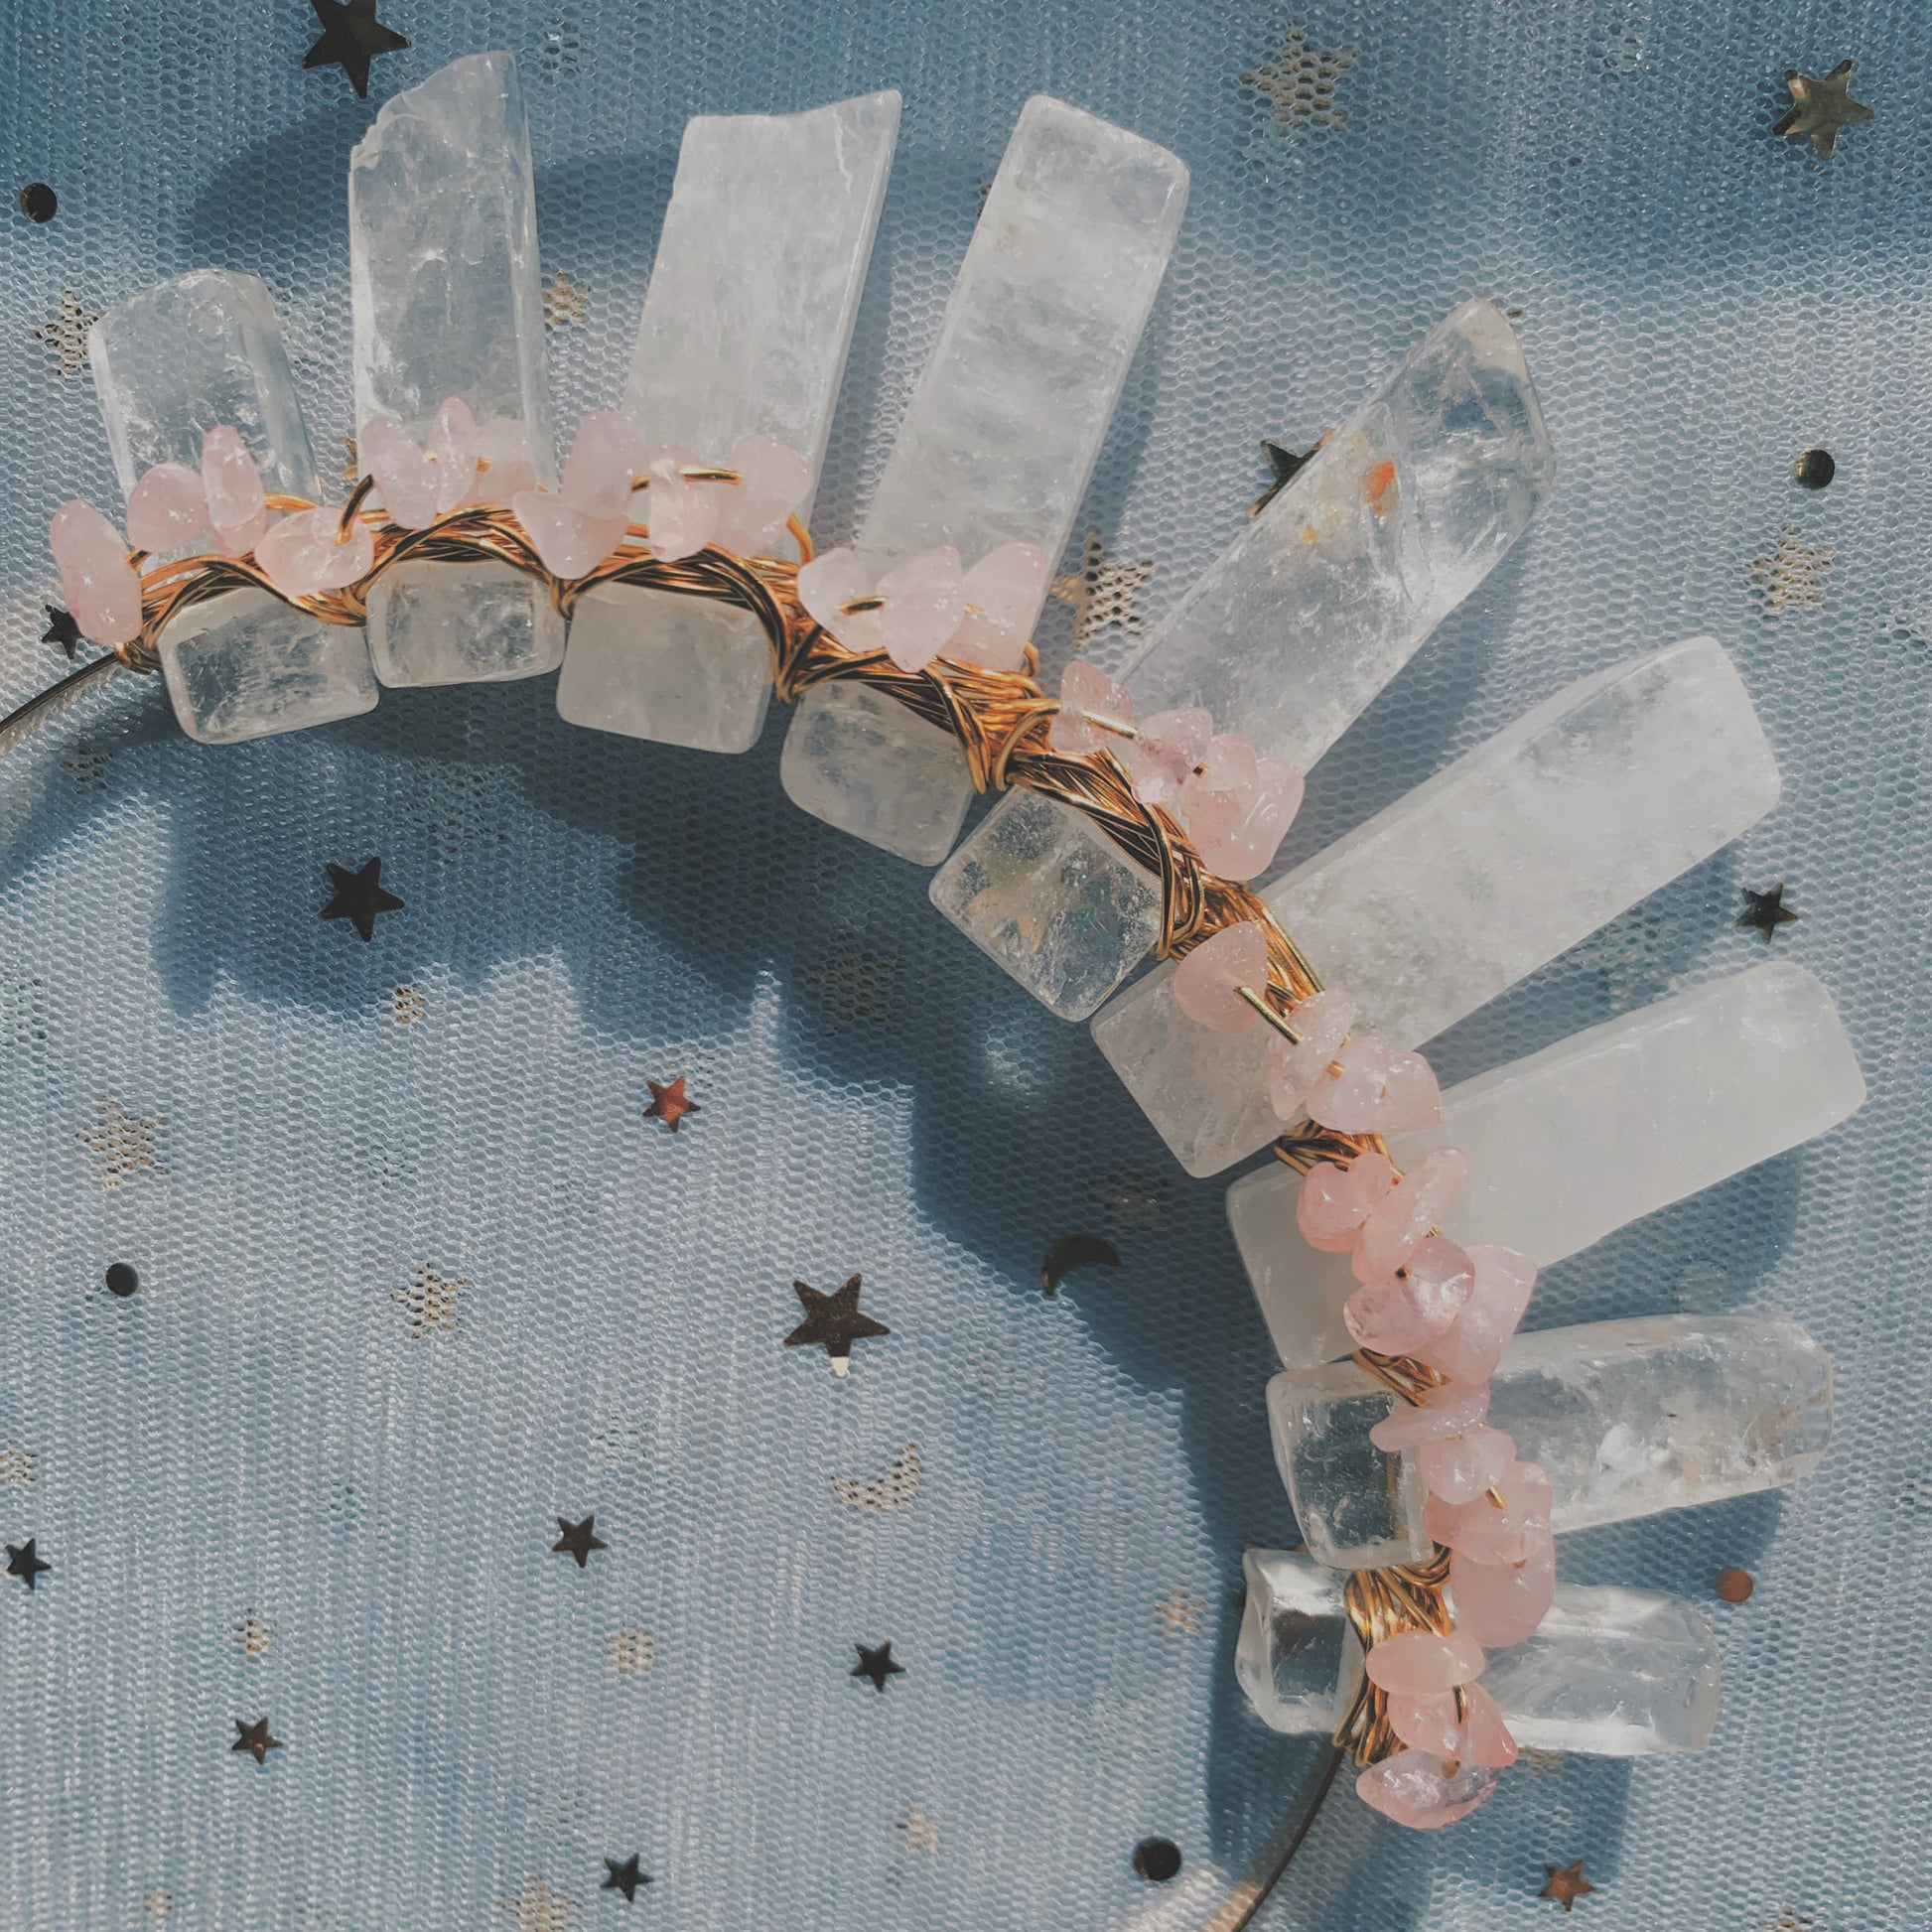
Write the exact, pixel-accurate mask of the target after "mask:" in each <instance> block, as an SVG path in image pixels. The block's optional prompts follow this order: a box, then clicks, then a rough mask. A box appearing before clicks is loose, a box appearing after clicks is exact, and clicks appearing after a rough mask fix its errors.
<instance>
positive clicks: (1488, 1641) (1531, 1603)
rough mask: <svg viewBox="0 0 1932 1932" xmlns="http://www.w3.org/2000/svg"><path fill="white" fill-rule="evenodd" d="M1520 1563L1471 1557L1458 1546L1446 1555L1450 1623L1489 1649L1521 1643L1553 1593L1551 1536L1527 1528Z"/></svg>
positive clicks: (1554, 1563)
mask: <svg viewBox="0 0 1932 1932" xmlns="http://www.w3.org/2000/svg"><path fill="white" fill-rule="evenodd" d="M1527 1547H1528V1554H1527V1555H1526V1556H1525V1557H1524V1559H1523V1561H1522V1562H1521V1563H1477V1562H1475V1561H1474V1560H1472V1559H1471V1558H1469V1557H1467V1556H1464V1555H1463V1553H1462V1552H1461V1551H1460V1550H1455V1551H1452V1552H1451V1553H1450V1555H1449V1601H1450V1603H1451V1604H1452V1605H1453V1606H1454V1609H1455V1627H1456V1628H1457V1629H1458V1630H1461V1631H1464V1632H1465V1633H1466V1634H1467V1635H1469V1636H1471V1637H1473V1638H1474V1639H1475V1640H1476V1642H1477V1643H1479V1644H1482V1645H1484V1646H1485V1647H1486V1648H1488V1649H1490V1650H1507V1649H1509V1648H1510V1647H1511V1646H1512V1645H1513V1644H1519V1643H1526V1642H1527V1641H1528V1640H1529V1639H1530V1638H1531V1637H1532V1636H1534V1635H1535V1633H1536V1626H1537V1625H1538V1624H1539V1623H1541V1622H1542V1621H1543V1619H1544V1617H1545V1616H1546V1615H1547V1614H1548V1612H1549V1608H1550V1605H1551V1603H1552V1602H1553V1601H1554V1600H1555V1598H1556V1593H1557V1545H1556V1539H1555V1538H1554V1537H1553V1536H1552V1535H1551V1534H1550V1532H1549V1531H1548V1530H1547V1529H1546V1530H1541V1531H1532V1532H1531V1533H1530V1536H1529V1537H1528V1539H1527Z"/></svg>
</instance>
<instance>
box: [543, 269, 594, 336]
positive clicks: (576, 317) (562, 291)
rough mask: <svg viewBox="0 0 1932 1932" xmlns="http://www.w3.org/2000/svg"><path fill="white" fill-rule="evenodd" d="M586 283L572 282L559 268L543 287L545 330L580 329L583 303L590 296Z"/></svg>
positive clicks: (588, 284)
mask: <svg viewBox="0 0 1932 1932" xmlns="http://www.w3.org/2000/svg"><path fill="white" fill-rule="evenodd" d="M590 292H591V285H590V283H588V282H573V281H572V280H571V279H570V277H569V276H568V275H566V274H565V273H564V271H563V270H562V269H561V268H560V269H558V271H557V272H556V274H554V275H553V276H551V278H550V279H549V281H547V282H546V283H544V285H543V326H544V327H545V328H546V329H563V328H566V327H568V328H572V329H581V328H583V326H584V303H585V300H586V298H587V297H588V296H589V295H590Z"/></svg>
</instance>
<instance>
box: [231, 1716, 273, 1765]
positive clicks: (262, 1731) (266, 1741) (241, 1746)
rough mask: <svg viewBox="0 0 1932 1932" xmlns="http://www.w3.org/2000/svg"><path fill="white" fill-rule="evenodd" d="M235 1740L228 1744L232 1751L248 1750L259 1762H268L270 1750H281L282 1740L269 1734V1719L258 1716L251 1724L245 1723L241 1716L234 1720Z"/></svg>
mask: <svg viewBox="0 0 1932 1932" xmlns="http://www.w3.org/2000/svg"><path fill="white" fill-rule="evenodd" d="M234 1727H235V1740H234V1742H233V1743H232V1744H230V1745H229V1746H228V1749H229V1750H231V1751H246V1752H247V1753H248V1755H249V1756H250V1757H252V1758H253V1759H254V1760H255V1762H256V1763H257V1764H266V1763H267V1762H268V1754H269V1752H270V1751H279V1750H280V1749H281V1748H282V1740H281V1739H280V1738H279V1737H271V1736H270V1735H269V1734H268V1720H267V1719H266V1718H257V1719H256V1720H255V1722H254V1723H253V1724H251V1725H245V1724H243V1723H242V1722H241V1720H240V1719H239V1718H237V1719H235V1721H234Z"/></svg>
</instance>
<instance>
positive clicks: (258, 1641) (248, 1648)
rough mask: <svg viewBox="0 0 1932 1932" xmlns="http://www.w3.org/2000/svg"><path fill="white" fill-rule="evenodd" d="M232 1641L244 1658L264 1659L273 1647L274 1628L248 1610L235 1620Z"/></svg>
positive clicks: (264, 1619)
mask: <svg viewBox="0 0 1932 1932" xmlns="http://www.w3.org/2000/svg"><path fill="white" fill-rule="evenodd" d="M234 1640H235V1642H236V1643H238V1644H239V1645H240V1646H241V1654H242V1655H243V1656H244V1657H265V1656H267V1654H268V1653H269V1652H270V1651H271V1650H272V1649H274V1647H275V1626H274V1624H272V1623H270V1622H269V1621H268V1620H267V1619H266V1618H264V1617H260V1616H257V1615H256V1614H255V1612H254V1611H253V1610H249V1611H247V1612H246V1613H245V1614H243V1615H242V1616H239V1617H237V1618H236V1619H235V1625H234Z"/></svg>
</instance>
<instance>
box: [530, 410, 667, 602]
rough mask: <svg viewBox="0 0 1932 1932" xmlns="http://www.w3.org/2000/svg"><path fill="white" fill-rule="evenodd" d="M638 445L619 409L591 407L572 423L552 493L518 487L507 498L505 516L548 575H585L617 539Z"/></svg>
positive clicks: (626, 516) (629, 421)
mask: <svg viewBox="0 0 1932 1932" xmlns="http://www.w3.org/2000/svg"><path fill="white" fill-rule="evenodd" d="M640 441H641V438H640V437H639V435H638V431H637V425H636V423H635V421H634V420H633V419H632V418H631V417H629V416H626V415H625V414H623V412H622V411H621V410H617V409H594V410H592V411H591V412H590V413H589V414H588V415H586V416H585V417H584V418H583V419H582V420H581V421H580V422H579V423H578V425H577V437H576V441H575V442H573V443H572V445H571V450H570V455H569V457H568V458H567V459H566V461H565V463H564V474H563V479H562V482H561V483H560V484H559V485H558V488H557V491H556V494H555V495H552V494H551V493H550V492H549V491H547V490H541V489H519V490H518V491H516V493H515V494H514V495H513V496H511V498H510V511H511V513H512V514H513V515H514V516H515V518H516V520H517V521H518V522H519V523H520V524H522V526H523V528H524V530H525V531H526V532H527V533H528V535H529V539H530V541H531V543H532V544H534V545H535V546H536V553H537V555H538V556H539V557H541V558H542V559H543V566H544V568H545V569H546V570H548V571H549V572H550V573H551V574H552V575H553V576H557V577H583V576H586V575H587V574H588V573H589V572H591V571H592V570H594V569H596V567H597V566H598V565H599V564H601V563H602V562H603V561H604V559H605V558H606V557H608V556H609V555H610V554H611V552H612V551H614V550H615V549H616V548H617V547H618V545H619V544H621V542H622V541H623V535H624V531H625V529H626V528H627V527H628V525H629V520H630V480H631V476H632V474H633V470H634V467H635V465H636V462H637V458H638V446H639V443H640Z"/></svg>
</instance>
